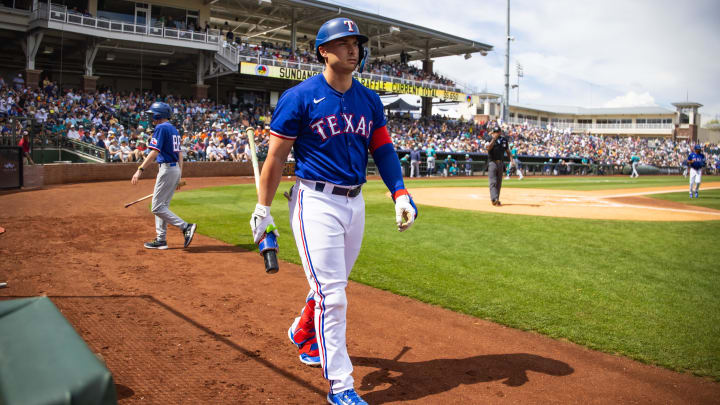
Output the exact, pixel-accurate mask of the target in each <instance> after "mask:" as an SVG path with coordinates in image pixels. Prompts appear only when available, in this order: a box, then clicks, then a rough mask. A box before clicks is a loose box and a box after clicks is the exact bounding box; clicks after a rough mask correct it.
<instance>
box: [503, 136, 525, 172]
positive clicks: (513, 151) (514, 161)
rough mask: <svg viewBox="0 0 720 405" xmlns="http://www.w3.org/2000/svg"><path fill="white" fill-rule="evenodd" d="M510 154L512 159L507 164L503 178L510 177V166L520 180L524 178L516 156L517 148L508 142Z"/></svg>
mask: <svg viewBox="0 0 720 405" xmlns="http://www.w3.org/2000/svg"><path fill="white" fill-rule="evenodd" d="M510 148H511V149H510V154H511V155H512V160H510V164H509V165H508V170H507V174H506V175H505V180H509V179H510V174H511V173H512V168H513V167H514V168H515V173H517V175H518V177H519V178H518V180H522V179H523V178H524V176H523V173H522V169H520V159H519V158H518V150H517V147H515V146H514V145H513V144H510Z"/></svg>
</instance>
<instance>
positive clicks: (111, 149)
mask: <svg viewBox="0 0 720 405" xmlns="http://www.w3.org/2000/svg"><path fill="white" fill-rule="evenodd" d="M107 150H108V155H109V156H110V161H111V162H122V161H123V156H122V151H120V147H119V146H118V144H117V140H115V139H112V140H110V145H109V146H108V147H107Z"/></svg>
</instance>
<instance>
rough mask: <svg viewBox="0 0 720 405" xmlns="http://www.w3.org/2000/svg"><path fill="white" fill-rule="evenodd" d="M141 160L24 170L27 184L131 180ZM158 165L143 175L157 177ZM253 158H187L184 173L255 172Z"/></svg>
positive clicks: (246, 174)
mask: <svg viewBox="0 0 720 405" xmlns="http://www.w3.org/2000/svg"><path fill="white" fill-rule="evenodd" d="M137 167H138V163H112V164H110V163H72V164H68V163H53V164H45V165H31V166H25V169H26V170H25V171H24V172H23V177H24V185H25V187H26V188H33V187H42V186H43V185H51V184H66V183H83V182H88V181H112V180H127V181H130V179H131V178H132V176H133V174H134V173H135V171H136V170H137ZM157 170H158V165H156V164H152V165H149V167H148V168H147V169H146V170H145V172H144V173H143V178H145V179H147V178H154V177H155V176H156V175H157ZM252 175H253V169H252V164H251V163H250V162H185V163H183V174H182V176H183V177H224V176H252Z"/></svg>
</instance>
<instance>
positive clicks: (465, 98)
mask: <svg viewBox="0 0 720 405" xmlns="http://www.w3.org/2000/svg"><path fill="white" fill-rule="evenodd" d="M240 73H242V74H244V75H253V76H265V77H273V78H276V79H288V80H298V81H302V80H305V79H307V78H309V77H312V76H315V75H317V74H320V72H315V71H311V70H302V69H295V68H291V67H281V66H271V65H258V64H256V63H247V62H242V63H241V65H240ZM355 78H356V79H357V80H358V81H359V82H360V83H362V84H363V85H364V86H365V87H367V88H369V89H371V90H375V91H377V92H385V93H397V94H412V95H415V96H421V97H435V98H439V99H441V100H447V101H460V102H471V101H473V99H472V97H471V96H470V95H468V94H464V93H458V92H454V91H446V90H440V89H431V88H429V87H422V86H415V85H412V84H405V83H392V82H387V81H383V80H371V79H366V78H361V77H355Z"/></svg>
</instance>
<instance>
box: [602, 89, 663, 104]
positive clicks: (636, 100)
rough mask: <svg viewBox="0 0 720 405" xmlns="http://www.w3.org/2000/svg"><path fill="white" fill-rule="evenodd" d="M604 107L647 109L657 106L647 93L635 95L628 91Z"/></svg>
mask: <svg viewBox="0 0 720 405" xmlns="http://www.w3.org/2000/svg"><path fill="white" fill-rule="evenodd" d="M603 106H604V107H647V106H652V107H654V106H657V103H655V99H654V98H653V96H651V95H650V93H648V92H647V91H646V92H644V93H641V94H639V93H635V92H634V91H628V92H627V93H625V94H623V95H622V96H617V97H615V98H614V99H612V100H610V101H608V102H606V103H605V104H604V105H603Z"/></svg>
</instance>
